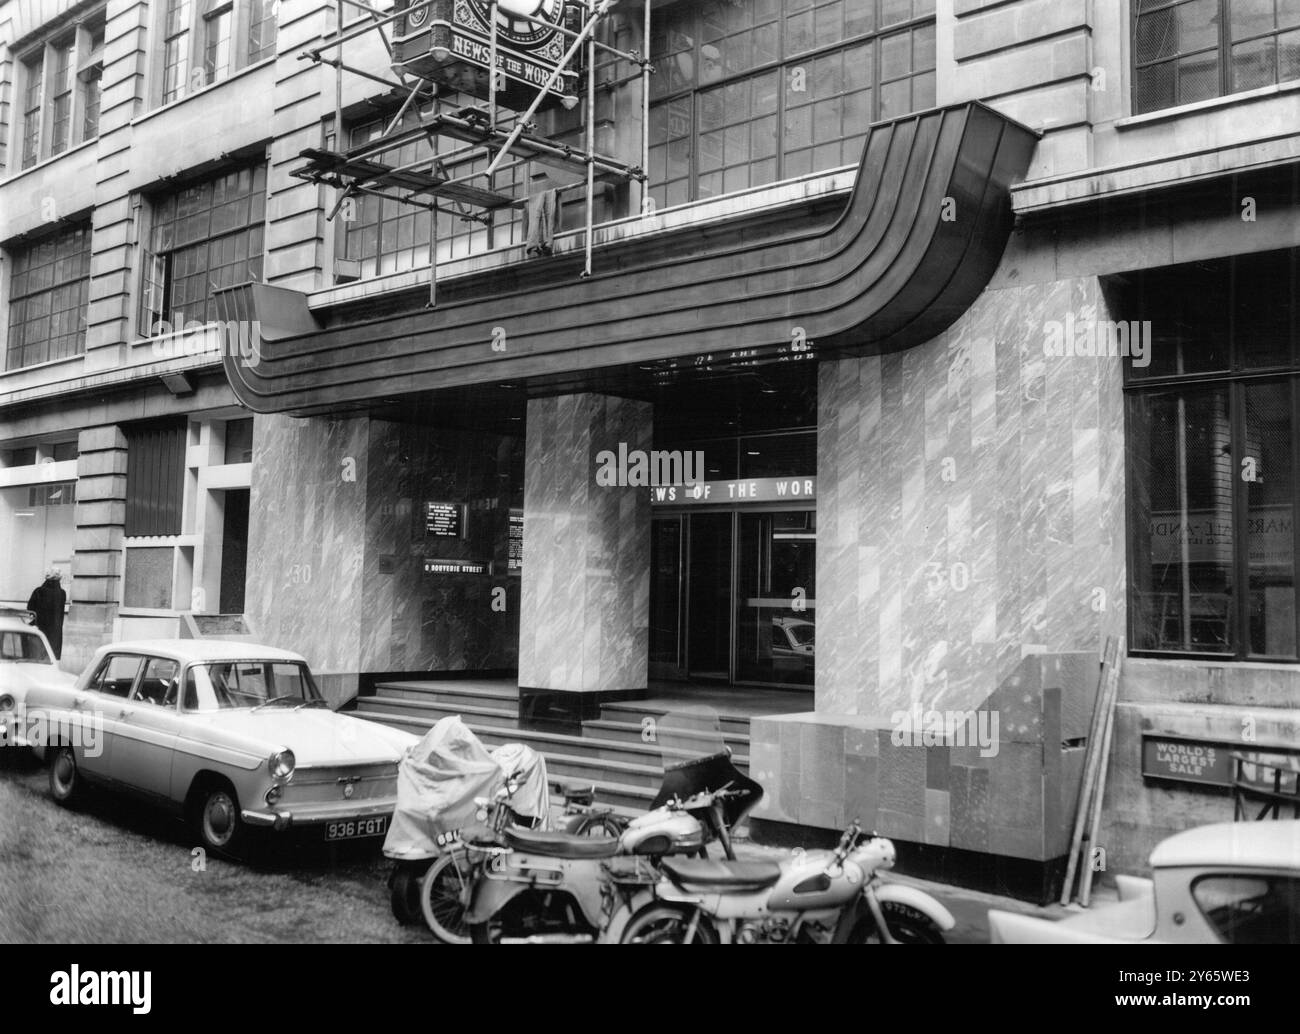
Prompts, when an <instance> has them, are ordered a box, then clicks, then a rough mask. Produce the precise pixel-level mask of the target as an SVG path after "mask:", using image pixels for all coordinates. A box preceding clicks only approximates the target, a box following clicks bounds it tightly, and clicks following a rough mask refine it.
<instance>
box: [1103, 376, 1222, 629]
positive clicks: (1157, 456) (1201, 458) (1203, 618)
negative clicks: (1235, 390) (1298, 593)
mask: <svg viewBox="0 0 1300 1034" xmlns="http://www.w3.org/2000/svg"><path fill="white" fill-rule="evenodd" d="M1128 407H1129V421H1128V426H1129V441H1130V448H1129V456H1130V464H1131V467H1130V470H1131V477H1130V482H1129V483H1130V486H1131V488H1132V495H1133V499H1132V514H1133V523H1132V531H1133V540H1134V562H1133V570H1132V577H1133V588H1132V594H1131V604H1132V607H1133V613H1132V627H1133V642H1132V645H1133V647H1134V648H1135V649H1138V650H1175V651H1182V652H1203V653H1227V652H1231V651H1232V650H1233V649H1234V647H1235V637H1234V635H1233V622H1232V601H1233V596H1234V593H1235V578H1234V576H1233V571H1234V566H1233V549H1232V492H1233V464H1232V450H1231V432H1230V424H1229V419H1228V389H1227V387H1226V386H1223V387H1217V388H1212V389H1208V390H1203V391H1186V392H1161V393H1158V394H1155V393H1153V394H1146V395H1132V396H1130V397H1129V399H1128Z"/></svg>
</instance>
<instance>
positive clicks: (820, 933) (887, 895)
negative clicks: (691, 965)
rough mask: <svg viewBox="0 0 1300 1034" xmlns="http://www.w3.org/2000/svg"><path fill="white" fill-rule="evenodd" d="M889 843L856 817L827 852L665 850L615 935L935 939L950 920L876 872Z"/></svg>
mask: <svg viewBox="0 0 1300 1034" xmlns="http://www.w3.org/2000/svg"><path fill="white" fill-rule="evenodd" d="M894 858H895V852H894V845H893V844H892V843H891V842H890V841H888V840H886V839H885V838H884V837H880V836H876V835H875V834H874V833H872V834H869V835H866V836H865V837H864V836H863V833H862V828H861V827H860V826H859V825H858V823H857V822H854V823H853V824H852V825H851V826H849V828H848V829H847V830H845V832H844V835H843V836H842V837H841V838H840V842H839V845H838V846H837V847H836V848H835V849H834V850H833V851H802V850H799V851H796V852H795V854H794V857H792V858H790V859H788V860H785V861H781V862H775V861H770V862H769V861H756V862H736V861H712V860H698V859H681V858H665V859H664V861H663V864H662V870H663V878H662V879H661V880H660V881H659V883H658V885H657V886H656V887H655V888H654V892H653V896H654V900H653V901H652V902H650V903H648V904H645V905H642V906H641V907H640V908H639V909H638V910H637V912H636V913H635V914H634V915H633V916H631V917H630V918H629V919H628V920H627V921H626V922H625V923H623V924H617V922H616V923H615V924H614V925H621V926H622V929H621V933H620V935H619V943H622V944H719V943H724V944H865V943H870V942H879V943H883V944H942V943H944V940H943V934H944V932H945V931H948V930H951V929H952V928H953V926H954V925H955V921H954V920H953V917H952V914H951V913H950V912H949V911H948V910H947V909H946V908H944V907H943V905H941V904H940V903H939V902H937V901H935V900H934V898H932V897H931V896H930V895H929V894H926V893H925V892H924V891H921V890H917V889H916V888H914V887H909V886H906V885H904V884H900V883H887V882H884V881H882V880H881V879H880V874H881V873H882V872H885V871H886V870H888V869H890V868H892V867H893V864H894Z"/></svg>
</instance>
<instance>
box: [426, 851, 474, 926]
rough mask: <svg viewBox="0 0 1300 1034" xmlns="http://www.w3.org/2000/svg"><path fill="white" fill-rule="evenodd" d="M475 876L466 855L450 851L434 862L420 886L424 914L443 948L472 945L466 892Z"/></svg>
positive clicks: (461, 852)
mask: <svg viewBox="0 0 1300 1034" xmlns="http://www.w3.org/2000/svg"><path fill="white" fill-rule="evenodd" d="M471 878H472V877H471V875H470V871H469V861H468V860H467V859H466V858H465V855H464V852H463V851H447V852H445V853H444V854H441V855H439V856H438V857H437V859H435V860H434V863H433V864H432V865H431V866H429V871H428V872H427V873H425V874H424V879H423V880H422V881H421V883H420V911H421V913H422V914H423V916H424V921H425V923H426V924H428V927H429V929H430V930H431V931H432V932H433V936H434V938H435V939H436V940H439V941H441V942H442V943H443V944H469V943H470V926H469V924H468V923H467V922H465V912H466V906H465V904H464V903H463V899H462V892H463V891H464V890H465V888H466V887H467V886H468V884H469V882H470V880H471Z"/></svg>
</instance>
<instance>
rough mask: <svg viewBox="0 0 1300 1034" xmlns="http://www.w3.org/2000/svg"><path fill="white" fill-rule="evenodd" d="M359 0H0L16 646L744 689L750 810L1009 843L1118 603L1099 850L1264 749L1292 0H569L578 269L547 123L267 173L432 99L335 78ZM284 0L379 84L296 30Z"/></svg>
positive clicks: (1084, 714) (9, 561)
mask: <svg viewBox="0 0 1300 1034" xmlns="http://www.w3.org/2000/svg"><path fill="white" fill-rule="evenodd" d="M478 6H479V7H482V8H486V7H487V5H486V4H479V5H478ZM505 6H506V7H509V8H512V9H513V6H522V7H526V8H530V9H532V10H535V11H543V12H545V11H550V10H551V9H553V8H556V7H557V5H554V4H539V5H529V4H523V5H505ZM578 6H579V7H581V5H578ZM363 7H364V5H359V4H354V3H352V2H351V0H348V3H346V4H345V5H343V6H341V7H339V6H336V4H335V3H332V2H329V3H324V2H320V0H276V2H275V3H267V2H265V0H233V2H231V3H217V2H213V3H199V2H198V0H193V2H191V0H169V2H163V0H158V2H145V0H107V2H106V3H105V2H104V0H95V2H90V3H81V4H75V5H74V4H69V3H66V2H56V0H44V2H40V0H30V2H21V3H20V2H17V0H8V2H7V3H0V46H3V50H2V51H0V176H2V177H3V178H2V179H0V248H3V267H2V268H0V308H2V309H3V310H4V314H3V319H0V334H3V335H4V340H5V345H4V354H5V365H4V370H3V373H0V406H3V410H2V412H0V448H2V449H3V452H2V453H0V456H2V459H3V463H2V464H0V497H2V498H3V500H4V502H3V506H0V542H3V554H4V556H5V557H6V562H5V565H4V567H3V570H2V571H0V574H2V575H3V583H2V584H0V600H2V601H4V602H9V603H18V604H21V603H23V602H25V600H26V598H27V595H28V593H30V591H31V590H32V589H33V588H34V587H35V585H36V584H37V583H38V581H39V575H40V573H41V572H42V570H43V569H44V568H46V567H48V566H50V565H51V564H53V565H55V566H59V567H62V568H63V569H64V570H65V571H66V572H67V573H68V575H70V581H69V582H68V583H67V584H69V585H70V593H69V595H70V600H71V603H70V610H69V614H68V619H67V625H66V628H65V649H64V657H63V663H64V665H65V667H68V668H70V669H76V668H79V667H80V666H81V665H82V664H83V663H84V662H85V661H86V660H87V659H88V657H89V655H90V653H91V651H92V650H93V649H94V648H95V647H96V646H97V645H99V644H100V643H102V642H104V641H107V640H109V639H112V638H133V637H139V636H142V635H178V634H204V633H205V632H206V633H213V632H216V633H222V632H225V633H229V634H244V635H249V636H251V637H253V638H256V639H257V640H259V641H264V642H268V643H272V644H275V645H279V646H284V647H287V648H291V649H295V650H298V651H300V652H302V653H304V654H305V655H306V656H307V657H308V658H309V660H310V661H311V662H312V665H313V668H314V669H315V670H316V671H318V672H320V673H321V674H322V675H323V676H324V682H325V684H326V688H327V691H328V692H329V693H330V695H331V698H332V699H334V700H335V701H336V702H340V703H341V702H343V701H346V700H347V699H349V698H350V697H352V696H354V695H355V694H356V693H358V692H359V691H363V690H364V689H365V688H366V687H367V686H368V685H369V684H370V683H371V682H373V680H374V679H375V678H376V677H377V676H381V675H385V676H394V677H395V676H407V677H416V676H421V675H425V676H427V675H428V674H429V673H443V674H445V673H467V672H472V673H491V674H496V675H508V676H511V677H514V678H517V681H518V685H519V687H520V693H521V699H522V700H524V701H526V702H527V706H528V707H532V708H536V709H539V710H540V711H544V712H547V713H552V714H569V715H573V716H576V718H578V719H581V718H582V717H583V716H584V715H587V714H589V713H590V711H591V708H592V706H593V704H595V703H598V702H599V701H601V700H608V699H611V698H618V697H629V696H630V697H635V696H636V695H637V694H640V693H644V692H645V691H646V690H647V688H648V687H649V686H650V685H651V684H652V682H654V681H656V680H679V681H683V682H685V683H686V684H689V685H699V686H720V687H733V686H734V687H744V688H745V689H746V691H747V692H760V693H761V692H763V691H765V690H772V691H780V692H783V693H794V694H798V696H797V697H795V698H794V699H795V700H796V703H797V706H796V707H795V708H794V709H793V710H791V711H790V712H789V713H785V714H781V715H768V716H764V717H756V718H755V719H754V720H753V722H752V726H751V736H752V747H751V765H752V770H753V772H754V774H755V776H756V777H757V778H758V779H759V780H760V781H761V782H762V783H763V784H764V785H765V786H766V787H767V788H768V796H767V798H766V800H765V801H764V803H763V804H762V805H761V806H760V809H759V811H758V812H757V813H756V814H757V817H758V818H759V819H761V820H762V821H763V823H765V824H767V825H768V826H769V827H770V828H771V829H777V828H779V825H780V824H786V825H794V826H799V827H813V828H819V829H834V828H837V827H840V826H842V825H843V824H844V823H845V822H846V821H848V820H850V819H852V818H853V817H855V816H858V817H861V818H862V819H863V821H864V824H866V825H870V826H874V827H875V828H877V829H878V830H879V831H880V832H881V833H883V834H886V835H890V836H893V837H896V838H897V839H899V840H901V841H906V842H908V843H911V844H915V845H929V846H932V847H934V848H936V849H942V850H945V851H948V852H951V853H953V856H954V857H956V856H958V855H959V853H961V852H969V853H970V855H971V856H972V857H976V858H978V857H984V856H995V857H998V858H1007V859H1014V860H1019V861H1024V862H1030V863H1036V864H1048V863H1051V862H1052V861H1053V860H1054V859H1059V857H1060V856H1061V855H1063V854H1064V853H1065V851H1066V847H1067V838H1068V832H1069V831H1068V828H1067V823H1068V821H1069V816H1070V814H1071V812H1072V808H1073V801H1074V796H1073V795H1074V792H1075V789H1076V787H1077V784H1078V779H1079V770H1080V763H1081V760H1082V749H1083V745H1084V740H1085V738H1086V736H1087V732H1088V716H1089V713H1090V709H1091V707H1092V701H1093V694H1094V693H1095V689H1096V678H1097V662H1098V660H1099V658H1100V656H1101V653H1102V650H1103V648H1104V646H1105V643H1106V641H1107V638H1108V637H1110V636H1123V637H1124V641H1125V656H1124V659H1123V674H1122V679H1121V690H1120V698H1119V707H1118V713H1117V714H1118V716H1117V725H1116V734H1115V741H1114V747H1113V754H1112V758H1113V760H1112V765H1111V770H1110V775H1109V778H1108V782H1107V789H1106V800H1107V807H1106V813H1105V824H1104V826H1103V838H1102V840H1101V844H1102V846H1104V847H1105V849H1106V852H1107V862H1106V864H1107V867H1108V868H1113V869H1119V870H1127V871H1135V870H1140V869H1141V868H1142V867H1143V866H1144V865H1145V859H1146V855H1147V853H1148V852H1149V850H1150V848H1151V847H1152V846H1153V844H1154V843H1155V842H1156V841H1158V840H1159V839H1160V838H1161V837H1163V836H1164V835H1166V834H1167V833H1169V832H1172V831H1175V830H1177V829H1182V828H1186V827H1187V826H1190V825H1194V824H1197V823H1198V822H1202V821H1210V820H1214V819H1222V818H1228V817H1230V816H1231V814H1232V802H1231V798H1230V796H1228V794H1227V793H1226V791H1225V789H1224V777H1223V772H1224V771H1225V766H1226V765H1228V764H1229V760H1228V759H1229V756H1230V753H1231V751H1232V750H1234V749H1239V748H1240V749H1246V748H1254V749H1271V750H1280V751H1286V750H1288V749H1289V750H1296V749H1300V677H1298V676H1300V669H1297V667H1296V665H1297V662H1298V661H1300V652H1298V650H1300V641H1298V632H1297V629H1298V627H1300V626H1298V625H1297V622H1298V621H1300V615H1298V612H1297V607H1296V598H1295V556H1296V534H1297V532H1296V526H1295V522H1294V517H1293V515H1294V506H1295V501H1296V491H1297V489H1296V471H1295V468H1294V465H1295V458H1296V456H1297V455H1298V454H1300V450H1297V449H1296V441H1295V438H1296V434H1297V421H1298V420H1300V415H1298V414H1300V408H1298V407H1300V402H1298V401H1297V398H1298V396H1297V374H1300V352H1298V350H1297V349H1298V345H1300V342H1297V333H1298V332H1297V329H1296V328H1297V326H1298V325H1300V319H1298V317H1300V312H1298V311H1297V292H1298V291H1300V286H1298V285H1300V270H1298V269H1297V255H1298V254H1300V3H1297V2H1296V0H1249V2H1246V0H1232V2H1230V0H1169V2H1158V3H1148V2H1145V0H1142V2H1139V0H1014V2H1011V3H1007V2H1004V0H999V2H986V0H831V2H814V0H717V2H708V3H693V2H684V0H679V2H676V3H653V4H651V9H650V12H649V24H650V26H651V31H650V38H649V41H648V43H647V41H646V40H645V39H644V35H645V29H644V27H645V24H646V15H645V10H644V8H643V6H642V5H641V4H640V3H628V4H618V5H615V7H614V8H613V11H612V13H610V14H609V16H608V17H605V18H604V19H602V21H601V27H600V32H601V36H600V39H601V41H602V42H603V43H606V44H608V45H609V46H610V47H613V48H617V49H619V50H622V51H625V52H626V51H637V52H638V53H642V54H644V53H648V54H649V56H650V60H651V61H652V62H653V64H654V66H655V71H654V74H653V75H652V76H651V77H650V79H649V83H650V87H649V90H650V93H649V97H648V98H647V97H645V96H643V94H642V90H643V88H644V86H643V83H644V81H645V80H644V77H643V76H642V74H641V70H640V68H639V66H638V65H637V64H636V63H635V62H632V61H628V60H625V59H613V58H608V59H604V60H602V61H600V62H598V63H597V65H596V78H597V80H598V82H597V88H596V90H595V92H594V94H593V96H594V97H595V100H594V107H593V111H592V117H591V122H592V125H593V129H594V144H595V146H596V149H598V150H600V151H601V152H603V153H607V154H612V155H622V156H624V157H625V158H626V159H627V160H628V161H629V162H630V163H631V164H633V165H635V166H637V167H641V166H642V165H644V172H645V174H646V177H647V178H646V180H645V182H644V183H643V182H641V181H640V179H638V178H637V177H635V176H633V177H621V178H620V177H617V176H602V177H600V181H599V182H598V183H597V184H596V189H595V190H594V202H593V205H592V209H591V222H592V230H591V235H592V248H591V263H592V265H591V271H590V275H589V276H587V275H583V274H584V268H583V260H584V254H583V253H584V249H585V248H586V245H587V234H586V229H585V223H586V219H587V209H586V204H585V192H584V187H585V183H584V179H585V171H584V170H580V169H573V168H569V169H568V170H566V169H565V168H563V167H560V168H557V167H556V166H555V163H550V164H548V163H546V162H544V161H542V160H541V159H540V158H539V157H538V156H537V155H536V154H534V155H533V157H532V159H530V160H524V159H519V160H516V161H511V162H506V163H503V166H502V168H501V169H500V170H498V171H495V175H494V176H493V178H492V179H491V180H490V185H491V189H492V192H493V193H494V195H496V196H498V197H501V198H504V199H505V202H508V203H505V202H503V203H501V204H500V206H499V207H496V208H494V209H492V210H491V211H492V214H491V216H490V217H488V218H475V217H474V215H475V213H473V212H470V211H468V210H467V209H465V208H464V207H458V206H457V205H454V204H451V203H448V204H447V205H445V206H443V208H442V210H430V209H429V208H428V207H424V208H421V207H418V206H404V205H401V204H397V203H395V202H392V201H389V200H381V199H379V198H377V197H374V196H371V195H367V194H365V193H363V192H362V193H355V194H354V193H349V192H347V191H345V190H341V189H340V188H338V187H336V186H330V185H328V184H324V183H322V182H321V181H320V180H319V179H316V180H313V179H312V178H311V177H306V176H304V175H302V171H303V166H304V155H303V152H305V151H311V150H313V149H314V150H315V151H316V152H318V153H320V154H332V153H337V152H339V151H340V150H342V149H344V148H340V146H339V145H338V144H337V143H336V141H338V140H343V141H344V142H345V145H346V148H355V147H359V146H363V145H366V144H367V143H368V142H373V141H375V140H377V139H381V140H382V139H387V138H388V136H390V135H392V134H394V132H400V131H401V130H403V129H406V128H407V127H409V128H410V130H411V132H410V133H409V134H407V136H406V137H404V138H401V139H400V140H397V139H396V138H395V142H394V143H393V146H392V147H391V148H389V149H387V150H383V151H379V152H377V154H378V155H379V157H381V158H382V160H383V161H384V163H386V165H387V167H388V168H390V169H391V168H396V167H398V166H409V165H411V164H413V163H416V162H417V161H418V160H419V159H421V157H422V156H423V155H424V154H425V152H426V151H427V149H428V147H429V146H430V141H429V140H428V139H427V138H426V137H424V136H422V135H421V132H420V129H419V127H420V124H421V117H422V116H423V117H429V116H434V115H438V114H453V115H456V117H464V112H465V111H466V109H467V108H472V107H475V106H479V107H481V106H482V103H483V102H482V98H478V99H475V98H473V97H468V96H459V95H456V94H454V93H452V92H450V91H449V90H448V89H446V88H443V89H442V90H441V92H440V93H439V95H438V96H437V97H430V96H428V95H427V94H426V95H422V94H419V93H418V92H416V93H410V94H408V93H405V92H403V91H402V90H400V89H393V88H390V87H391V86H392V85H393V84H395V83H396V82H397V79H396V78H395V75H394V73H393V71H392V69H391V67H390V59H389V57H388V55H387V54H386V52H385V50H384V49H383V47H382V45H381V43H380V40H379V38H378V36H377V34H376V33H374V32H370V33H368V34H365V33H363V32H362V31H361V30H362V29H363V27H364V26H365V25H366V23H367V19H381V20H382V19H383V18H385V17H387V14H388V12H390V11H392V10H393V8H391V6H390V5H386V4H383V3H379V4H376V13H373V14H372V13H370V12H367V11H366V10H364V9H363ZM339 10H342V11H343V25H342V28H343V31H344V32H345V34H354V35H355V38H354V39H351V40H349V43H348V48H349V49H348V53H349V55H350V56H349V58H348V62H349V63H350V64H353V65H354V66H356V67H359V68H362V69H365V70H369V71H370V72H371V73H372V74H373V76H377V77H378V78H379V79H381V80H383V82H377V81H375V79H374V78H367V77H365V76H359V75H351V76H345V77H340V76H338V75H337V74H336V70H335V69H334V68H332V67H331V66H330V65H328V64H327V63H325V62H321V61H313V60H305V59H304V58H303V55H304V52H316V53H317V55H318V56H324V57H326V58H329V57H330V56H331V55H332V54H334V53H335V51H333V50H329V49H328V48H326V49H323V50H322V49H321V48H324V47H325V45H326V43H327V42H328V39H329V38H330V36H331V34H336V33H338V32H339V24H338V11H339ZM579 13H580V12H579ZM402 24H403V25H404V24H405V23H402ZM529 24H531V23H528V22H526V21H524V22H522V23H521V24H520V25H518V26H516V29H517V30H518V32H519V33H521V34H526V33H527V29H526V26H527V25H529ZM643 111H644V112H648V119H643V117H642V112H643ZM585 117H586V106H585V102H584V104H580V105H578V106H576V107H575V108H574V109H573V110H571V111H568V110H565V108H564V107H563V106H562V105H561V106H557V107H555V108H552V109H550V110H543V111H541V112H539V113H538V114H537V116H536V122H537V127H538V132H539V133H541V134H544V135H545V136H546V137H547V138H548V139H551V140H557V141H561V142H567V143H569V144H570V145H572V147H573V148H575V149H581V148H582V147H584V146H585V145H584V143H583V140H584V130H585V126H584V119H585ZM643 134H644V135H643ZM438 140H439V143H438V144H437V146H438V147H439V148H445V150H440V151H439V154H440V155H442V156H443V158H444V165H443V174H444V175H445V177H446V178H465V180H466V181H470V179H471V178H472V177H474V176H476V175H480V174H483V173H484V172H485V171H486V168H487V166H488V163H489V161H490V157H489V154H488V152H486V151H484V150H474V149H473V148H468V147H465V146H463V145H456V144H455V142H454V141H447V142H445V143H443V142H442V141H443V140H444V138H442V137H439V138H438ZM560 164H561V166H563V163H560ZM548 191H555V192H556V193H555V194H554V195H552V196H553V197H554V198H555V200H556V204H557V205H558V208H559V213H558V217H557V221H556V224H555V234H554V239H553V241H552V242H549V247H548V248H547V249H546V251H547V252H549V253H546V252H543V253H540V254H539V253H538V252H537V251H536V250H534V249H535V248H536V246H537V244H538V242H537V241H536V240H535V239H534V236H533V231H534V230H535V224H534V223H533V220H535V219H536V218H537V216H536V215H535V214H531V215H530V214H529V207H530V199H532V198H534V197H536V196H537V195H538V194H539V193H541V192H548ZM431 253H432V254H434V255H436V278H431V276H430V254H431ZM431 280H434V281H435V282H434V283H433V284H431ZM435 290H436V294H435V293H434V291H435ZM431 303H432V304H431ZM638 456H643V457H644V458H645V460H646V463H647V466H645V467H644V468H642V473H643V474H645V473H646V472H647V471H649V470H651V468H652V467H653V465H654V463H655V462H656V461H661V462H662V463H663V464H665V465H667V466H665V468H664V469H669V470H671V469H672V468H671V464H672V463H673V462H677V461H681V462H685V461H686V460H687V459H690V458H694V457H696V456H700V457H701V459H702V464H701V466H702V469H703V474H702V476H701V477H700V478H699V479H698V483H697V484H695V485H687V484H685V483H684V480H685V479H684V478H679V477H673V476H669V477H666V478H663V479H658V480H655V479H652V478H649V477H648V476H647V478H646V479H644V480H643V479H642V478H641V477H639V476H637V475H636V474H635V473H634V470H635V468H636V466H637V457H638ZM673 457H676V458H677V460H674V459H673ZM602 472H603V473H604V474H607V475H609V477H598V473H602ZM521 706H522V705H521ZM930 712H941V713H953V714H958V715H965V714H970V713H974V714H975V715H976V716H980V715H983V716H986V717H988V718H989V720H990V721H989V722H988V723H986V725H985V727H984V728H985V729H986V730H987V731H988V732H989V733H991V734H992V733H994V726H993V725H992V724H991V720H992V718H993V716H996V718H997V725H996V740H997V742H996V745H995V746H994V745H993V744H992V743H991V742H990V743H989V744H981V743H980V742H958V741H955V740H954V739H953V737H951V736H947V737H940V738H938V739H937V740H936V739H933V738H932V739H931V740H929V741H924V742H912V741H909V740H908V739H907V731H908V729H909V728H910V729H912V730H913V731H914V732H917V735H918V739H923V738H922V737H920V734H919V729H920V727H921V726H923V725H924V724H925V722H926V721H927V718H926V716H927V715H928V714H929V713H930ZM917 716H919V717H917ZM908 723H911V725H909V724H908ZM974 727H975V728H976V729H978V728H979V726H978V723H976V725H975V726H974ZM976 739H978V737H977V738H976Z"/></svg>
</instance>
